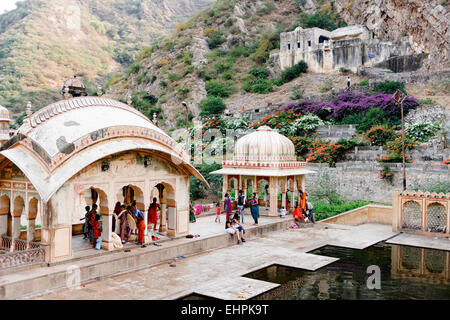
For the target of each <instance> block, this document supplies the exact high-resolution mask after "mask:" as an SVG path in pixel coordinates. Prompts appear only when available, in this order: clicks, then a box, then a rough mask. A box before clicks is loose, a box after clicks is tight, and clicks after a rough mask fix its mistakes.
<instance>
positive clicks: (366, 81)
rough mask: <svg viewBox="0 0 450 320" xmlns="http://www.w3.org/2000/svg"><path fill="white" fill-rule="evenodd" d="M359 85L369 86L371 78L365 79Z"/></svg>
mask: <svg viewBox="0 0 450 320" xmlns="http://www.w3.org/2000/svg"><path fill="white" fill-rule="evenodd" d="M359 85H360V86H361V87H367V86H369V80H363V81H361V82H360V83H359Z"/></svg>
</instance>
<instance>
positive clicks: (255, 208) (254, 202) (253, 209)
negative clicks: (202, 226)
mask: <svg viewBox="0 0 450 320" xmlns="http://www.w3.org/2000/svg"><path fill="white" fill-rule="evenodd" d="M245 203H246V197H245V195H244V192H243V191H242V190H239V195H238V197H237V209H238V210H237V211H236V212H238V214H239V215H240V221H241V222H242V223H244V218H245V215H244V208H245ZM249 205H250V213H251V215H252V218H253V220H254V224H253V225H255V226H257V225H258V219H259V202H258V198H257V196H256V192H254V193H253V195H252V198H251V199H250V202H249ZM232 207H233V203H232V201H231V199H230V194H229V193H227V194H225V200H224V204H223V209H224V211H225V212H226V220H227V221H228V217H229V216H230V215H231V213H232V210H233V209H232ZM216 210H217V211H216V214H217V217H216V222H217V221H219V222H220V203H217V205H216Z"/></svg>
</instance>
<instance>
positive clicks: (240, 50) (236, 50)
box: [231, 45, 250, 58]
mask: <svg viewBox="0 0 450 320" xmlns="http://www.w3.org/2000/svg"><path fill="white" fill-rule="evenodd" d="M249 55H250V49H249V48H248V47H246V46H243V45H236V46H234V47H233V48H232V49H231V56H233V57H235V58H239V57H248V56H249Z"/></svg>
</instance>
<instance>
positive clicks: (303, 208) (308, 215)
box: [215, 185, 315, 229]
mask: <svg viewBox="0 0 450 320" xmlns="http://www.w3.org/2000/svg"><path fill="white" fill-rule="evenodd" d="M268 189H269V186H268V185H267V186H266V187H265V189H264V200H265V204H266V207H267V206H270V202H269V198H270V195H269V190H268ZM307 197H308V194H307V193H304V192H303V191H302V190H299V198H298V201H297V202H296V204H295V209H294V212H293V217H294V219H295V221H296V223H298V224H299V223H301V222H312V223H315V221H314V220H315V219H314V207H313V205H312V204H311V202H309V201H308V200H307ZM245 203H246V197H245V195H244V193H243V191H242V190H239V195H238V197H237V211H236V213H235V215H234V217H235V218H236V216H237V215H239V225H240V223H244V218H245V215H244V208H245ZM232 204H233V203H232V200H231V197H230V194H229V193H227V194H225V200H224V205H223V206H224V207H223V209H224V211H225V212H226V223H227V225H228V224H229V221H233V220H229V217H230V216H232ZM249 207H250V213H251V215H252V218H253V220H254V224H253V225H255V226H257V225H258V219H259V200H258V197H257V194H256V192H253V194H252V198H251V199H250V201H249ZM287 207H288V200H287V199H286V206H282V207H281V209H280V217H282V218H284V217H285V216H286V209H285V208H287ZM220 214H221V206H220V202H218V203H217V204H216V220H215V222H219V223H220ZM235 220H236V221H238V220H237V219H235ZM240 226H241V225H240ZM226 229H229V228H228V227H227V228H226Z"/></svg>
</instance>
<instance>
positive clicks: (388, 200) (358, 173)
mask: <svg viewBox="0 0 450 320" xmlns="http://www.w3.org/2000/svg"><path fill="white" fill-rule="evenodd" d="M386 165H387V166H388V167H389V168H390V170H391V171H392V172H393V173H394V179H393V184H389V183H388V182H386V181H384V180H382V179H380V178H379V177H378V176H379V171H380V169H381V164H379V163H377V162H363V161H350V162H341V163H337V164H336V167H335V168H330V167H328V164H322V163H320V164H319V163H308V164H307V169H310V170H313V171H316V172H317V175H318V176H319V175H321V174H324V173H328V175H329V176H330V180H331V181H333V183H334V184H335V185H337V186H339V187H338V192H339V193H340V194H341V195H342V196H344V197H345V198H347V199H349V200H368V201H375V202H378V203H384V204H392V191H393V190H398V189H402V179H403V174H402V164H401V163H392V164H386ZM318 176H312V175H311V176H310V177H309V178H308V179H306V191H308V190H311V189H314V188H315V187H316V186H315V181H317V179H318ZM430 180H441V181H449V180H450V167H449V166H448V165H433V164H425V163H424V164H419V163H417V164H415V163H412V164H406V182H407V188H408V189H412V187H414V186H416V185H419V184H423V183H424V182H426V181H430Z"/></svg>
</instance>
